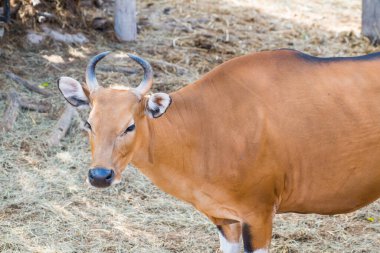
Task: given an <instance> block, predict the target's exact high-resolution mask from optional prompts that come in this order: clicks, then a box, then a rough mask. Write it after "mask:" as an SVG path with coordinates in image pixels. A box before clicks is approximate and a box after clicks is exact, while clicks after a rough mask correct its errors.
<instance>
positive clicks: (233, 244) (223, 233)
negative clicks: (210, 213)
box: [216, 222, 241, 253]
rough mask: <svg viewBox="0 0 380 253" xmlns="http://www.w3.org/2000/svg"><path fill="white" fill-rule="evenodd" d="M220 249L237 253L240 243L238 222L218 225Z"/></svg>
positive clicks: (229, 252)
mask: <svg viewBox="0 0 380 253" xmlns="http://www.w3.org/2000/svg"><path fill="white" fill-rule="evenodd" d="M216 227H217V228H218V230H219V231H218V233H219V240H220V250H221V251H222V252H223V253H239V252H240V244H241V225H240V222H237V223H233V224H228V225H218V226H216Z"/></svg>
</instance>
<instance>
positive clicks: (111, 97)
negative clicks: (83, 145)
mask: <svg viewBox="0 0 380 253" xmlns="http://www.w3.org/2000/svg"><path fill="white" fill-rule="evenodd" d="M109 53H110V52H104V53H101V54H99V55H96V56H95V57H93V58H92V59H91V60H90V62H89V64H88V66H87V70H86V85H85V86H82V85H81V84H80V83H79V82H78V81H76V80H75V79H73V78H70V77H61V78H59V79H58V88H59V90H60V91H61V93H62V94H63V96H64V97H65V98H66V100H67V101H68V102H69V103H70V104H71V105H73V106H76V107H79V106H83V105H89V106H90V108H91V112H90V114H89V117H88V120H87V122H86V123H85V128H86V129H87V130H88V133H89V138H90V144H91V152H92V163H91V167H90V170H89V172H88V182H89V183H90V184H91V185H93V186H96V187H107V186H110V185H112V184H115V183H118V182H120V178H121V173H122V171H123V170H124V169H125V168H126V166H127V165H128V163H129V162H130V161H131V159H132V157H133V154H134V151H135V150H136V149H137V148H138V147H139V144H140V143H141V140H142V139H143V138H144V135H145V134H146V130H147V123H146V122H147V120H146V117H150V118H157V117H159V116H161V115H162V114H163V113H165V111H166V109H167V108H168V107H169V105H170V103H171V98H170V97H169V95H168V94H165V93H156V94H153V95H151V96H149V97H148V96H146V94H147V93H148V91H149V90H150V88H151V87H152V83H153V71H152V67H151V66H150V64H149V63H148V62H147V61H145V60H144V59H142V58H140V57H138V56H135V55H132V54H128V56H129V57H130V58H131V59H133V60H134V61H136V62H137V63H138V64H139V65H140V66H141V67H142V68H143V69H144V78H143V80H142V81H141V83H140V85H139V86H138V87H137V88H127V87H124V88H120V87H118V88H104V87H101V86H99V85H98V81H97V80H96V77H95V66H96V64H97V63H98V62H99V61H100V60H101V59H103V58H104V57H105V56H106V55H107V54H109Z"/></svg>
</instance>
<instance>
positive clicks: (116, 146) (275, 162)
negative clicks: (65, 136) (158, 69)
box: [58, 50, 380, 253]
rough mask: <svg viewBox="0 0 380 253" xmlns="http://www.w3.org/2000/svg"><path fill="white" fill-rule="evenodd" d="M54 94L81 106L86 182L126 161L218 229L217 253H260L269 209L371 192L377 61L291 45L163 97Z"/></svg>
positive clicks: (331, 203)
mask: <svg viewBox="0 0 380 253" xmlns="http://www.w3.org/2000/svg"><path fill="white" fill-rule="evenodd" d="M107 54H108V52H105V53H102V54H99V55H97V56H95V57H94V58H93V59H91V61H90V63H89V65H88V67H87V72H86V73H87V74H86V83H87V86H85V87H82V86H81V85H80V84H79V82H77V81H76V80H74V79H72V78H69V77H62V78H60V79H59V81H58V85H59V89H60V90H61V92H62V94H63V95H64V96H65V98H66V99H67V101H68V102H69V103H71V104H72V105H74V106H80V105H84V104H89V105H90V107H91V113H90V115H89V118H88V122H87V123H86V125H87V128H88V130H89V135H90V142H91V150H92V166H91V168H92V169H90V170H89V176H88V180H89V182H90V183H91V184H92V185H93V186H97V187H106V186H109V185H112V184H113V183H116V182H119V181H120V177H121V173H122V171H123V170H124V169H125V168H126V166H127V164H128V163H132V164H134V165H135V166H137V167H138V168H140V169H141V171H142V172H143V173H144V174H145V175H147V176H148V177H149V178H150V179H151V180H152V181H153V183H155V184H156V185H157V186H158V187H160V188H161V189H162V190H164V191H166V192H168V193H170V194H172V195H174V196H176V197H177V198H180V199H182V200H185V201H187V202H189V203H191V204H193V205H194V206H195V207H196V208H197V209H198V210H200V211H201V212H202V213H204V214H205V215H206V216H207V217H209V218H210V220H211V221H212V222H213V223H215V224H216V225H217V226H218V228H219V232H220V233H219V234H220V239H221V249H222V251H223V252H229V253H231V252H239V250H240V241H241V238H243V242H244V250H245V252H255V253H257V252H267V251H268V248H269V244H270V240H271V232H272V220H273V216H274V214H275V213H285V212H297V213H318V214H337V213H346V212H351V211H354V210H356V209H358V208H360V207H362V206H365V205H367V204H369V203H371V202H373V201H374V200H376V199H377V198H379V196H380V54H371V55H367V56H361V57H348V58H317V57H312V56H309V55H306V54H303V53H300V52H297V51H293V50H277V51H268V52H260V53H254V54H250V55H247V56H242V57H238V58H236V59H233V60H230V61H228V62H226V63H224V64H222V65H220V66H219V67H217V68H215V69H214V70H212V71H211V72H209V73H208V74H206V75H204V76H203V77H202V78H201V79H200V80H198V81H196V82H194V83H193V84H190V85H187V86H185V87H184V88H182V89H180V90H178V91H176V92H173V93H171V94H170V95H168V94H165V93H156V94H153V95H150V96H147V95H146V94H147V93H148V91H149V90H150V88H151V86H152V82H153V81H152V76H153V74H152V69H151V67H150V65H149V63H147V62H146V61H145V60H143V59H141V58H139V57H137V56H133V55H129V56H130V57H131V58H132V59H133V60H135V61H136V62H138V63H139V64H140V65H141V66H142V67H143V68H144V71H145V74H144V79H143V81H142V82H141V84H140V85H139V86H138V87H137V88H135V89H133V88H130V89H128V88H125V89H120V88H118V89H116V88H103V87H101V86H98V84H97V81H96V78H95V65H96V63H97V62H98V61H99V60H101V59H102V58H103V57H104V56H106V55H107Z"/></svg>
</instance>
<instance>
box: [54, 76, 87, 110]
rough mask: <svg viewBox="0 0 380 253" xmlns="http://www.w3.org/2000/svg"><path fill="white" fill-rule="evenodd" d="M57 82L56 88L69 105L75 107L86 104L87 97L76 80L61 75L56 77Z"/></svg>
mask: <svg viewBox="0 0 380 253" xmlns="http://www.w3.org/2000/svg"><path fill="white" fill-rule="evenodd" d="M57 83H58V89H59V90H60V91H61V93H62V95H63V96H64V97H65V99H66V100H67V102H69V103H70V104H71V105H73V106H75V107H78V106H81V105H88V97H87V95H86V93H85V91H84V89H83V87H82V85H80V83H79V82H78V81H77V80H75V79H73V78H71V77H67V76H63V77H61V78H59V79H58V81H57Z"/></svg>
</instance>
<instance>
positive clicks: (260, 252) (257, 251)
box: [253, 249, 269, 253]
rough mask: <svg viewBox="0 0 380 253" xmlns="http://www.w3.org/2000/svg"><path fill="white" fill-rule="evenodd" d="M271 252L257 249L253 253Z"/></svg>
mask: <svg viewBox="0 0 380 253" xmlns="http://www.w3.org/2000/svg"><path fill="white" fill-rule="evenodd" d="M268 252H269V251H268V250H267V249H257V250H255V251H254V252H253V253H268Z"/></svg>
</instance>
